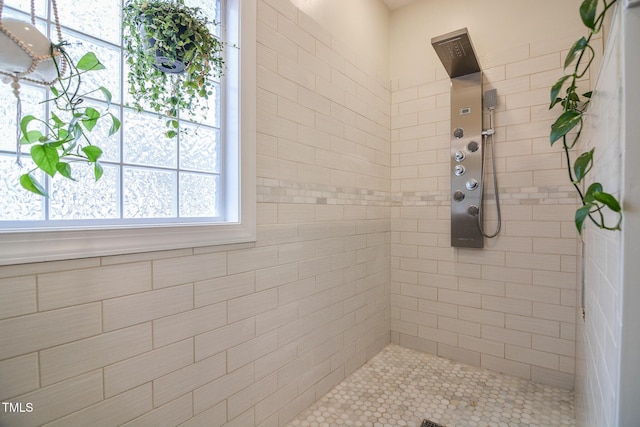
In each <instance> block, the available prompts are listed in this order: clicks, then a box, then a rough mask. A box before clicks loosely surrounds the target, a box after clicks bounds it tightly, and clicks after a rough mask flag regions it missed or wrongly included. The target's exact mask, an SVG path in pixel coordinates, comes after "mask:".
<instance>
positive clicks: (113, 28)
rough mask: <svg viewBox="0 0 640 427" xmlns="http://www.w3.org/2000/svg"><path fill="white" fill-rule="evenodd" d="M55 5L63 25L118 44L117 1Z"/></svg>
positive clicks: (70, 0) (66, 1)
mask: <svg viewBox="0 0 640 427" xmlns="http://www.w3.org/2000/svg"><path fill="white" fill-rule="evenodd" d="M57 4H58V12H59V13H60V22H61V23H63V25H65V26H67V27H71V28H73V29H75V30H78V31H80V32H83V33H86V34H91V35H92V36H95V37H99V38H101V39H103V40H108V41H110V42H112V43H120V13H121V11H122V9H121V7H120V2H119V1H104V0H103V1H91V2H88V1H86V0H64V1H58V2H57ZM27 10H28V9H27Z"/></svg>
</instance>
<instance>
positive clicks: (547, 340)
mask: <svg viewBox="0 0 640 427" xmlns="http://www.w3.org/2000/svg"><path fill="white" fill-rule="evenodd" d="M531 347H532V348H533V349H534V350H540V351H545V352H547V353H555V354H559V355H563V356H568V357H575V355H576V343H575V340H564V339H562V338H555V337H548V336H545V335H533V342H532V346H531Z"/></svg>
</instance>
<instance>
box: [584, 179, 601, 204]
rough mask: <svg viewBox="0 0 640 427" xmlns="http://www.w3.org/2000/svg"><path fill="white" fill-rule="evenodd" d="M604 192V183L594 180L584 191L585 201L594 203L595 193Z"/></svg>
mask: <svg viewBox="0 0 640 427" xmlns="http://www.w3.org/2000/svg"><path fill="white" fill-rule="evenodd" d="M600 192H602V184H600V183H599V182H594V183H593V184H591V185H590V186H589V188H587V191H586V192H585V193H584V201H585V202H586V203H593V202H594V201H595V200H596V198H595V196H594V194H595V193H600Z"/></svg>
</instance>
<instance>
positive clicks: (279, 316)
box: [256, 302, 298, 335]
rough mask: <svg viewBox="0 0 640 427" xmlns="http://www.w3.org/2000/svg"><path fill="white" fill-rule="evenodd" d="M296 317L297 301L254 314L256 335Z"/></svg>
mask: <svg viewBox="0 0 640 427" xmlns="http://www.w3.org/2000/svg"><path fill="white" fill-rule="evenodd" d="M297 318H298V303H297V302H295V303H291V304H287V305H280V306H278V307H277V308H275V309H273V310H269V311H266V312H264V313H260V314H258V315H257V316H256V335H262V334H264V333H266V332H269V331H271V330H273V329H277V328H279V327H280V326H284V325H286V324H288V323H291V322H293V321H294V320H296V319H297Z"/></svg>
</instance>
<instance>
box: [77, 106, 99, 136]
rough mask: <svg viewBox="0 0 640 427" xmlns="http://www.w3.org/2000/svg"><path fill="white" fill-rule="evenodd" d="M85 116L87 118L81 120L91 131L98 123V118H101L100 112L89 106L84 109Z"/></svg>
mask: <svg viewBox="0 0 640 427" xmlns="http://www.w3.org/2000/svg"><path fill="white" fill-rule="evenodd" d="M84 116H85V118H83V119H82V120H81V122H82V124H83V125H84V127H85V128H86V129H87V130H88V131H89V132H91V131H92V130H93V128H94V127H95V126H96V124H97V123H98V119H99V118H100V112H99V111H98V110H96V109H95V108H92V107H87V108H85V109H84Z"/></svg>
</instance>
